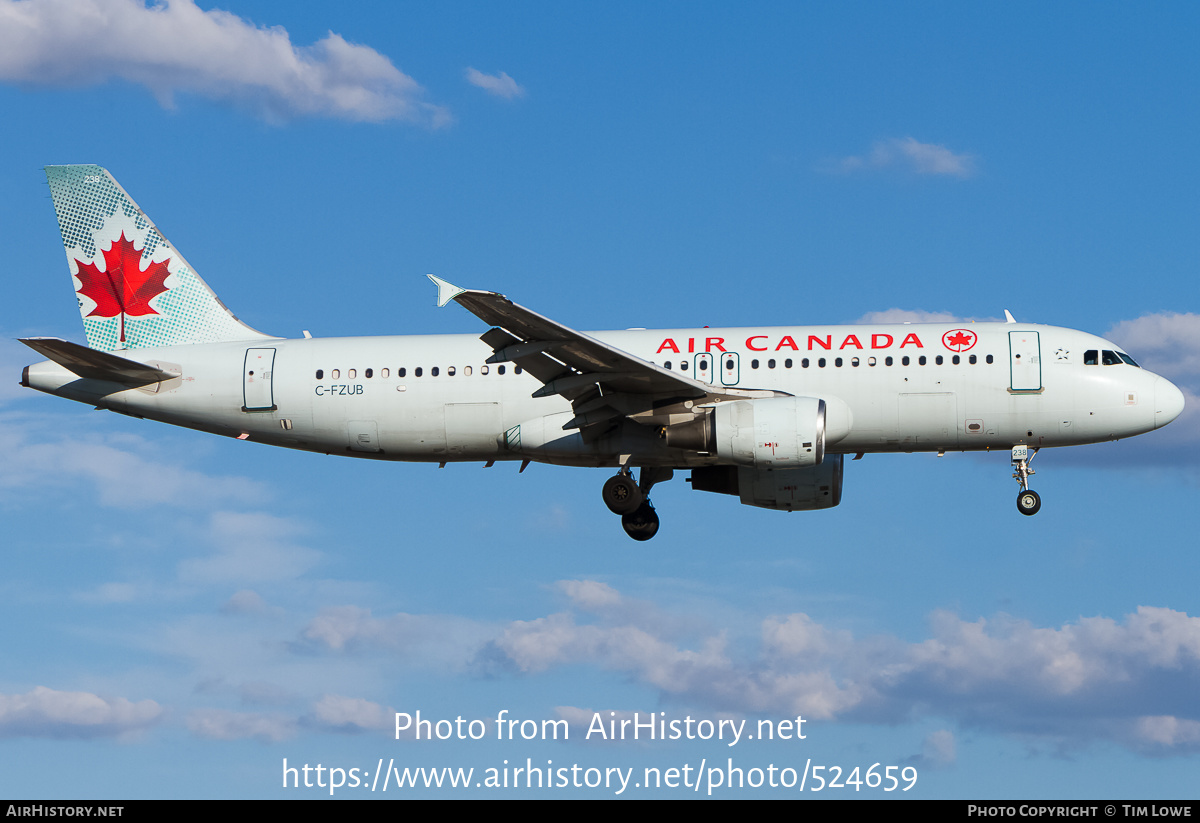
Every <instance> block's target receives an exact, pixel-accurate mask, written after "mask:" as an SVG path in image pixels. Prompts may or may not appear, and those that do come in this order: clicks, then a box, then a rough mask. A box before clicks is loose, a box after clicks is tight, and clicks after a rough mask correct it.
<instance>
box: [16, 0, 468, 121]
mask: <svg viewBox="0 0 1200 823" xmlns="http://www.w3.org/2000/svg"><path fill="white" fill-rule="evenodd" d="M113 78H119V79H122V80H127V81H129V82H131V83H136V84H138V85H141V86H144V87H146V88H147V89H149V90H150V91H151V92H152V93H153V94H154V95H155V97H157V98H158V100H159V102H160V103H161V104H162V105H164V106H167V107H170V106H171V105H172V104H173V103H172V101H173V97H174V95H175V94H177V93H179V92H184V93H194V94H199V95H201V96H203V97H207V98H210V99H213V100H218V101H222V102H231V103H235V104H238V105H240V106H244V107H246V108H249V109H250V110H251V111H253V112H255V113H257V114H258V115H260V116H263V117H266V118H269V119H284V118H290V117H334V118H340V119H345V120H355V121H383V120H393V119H402V120H410V121H415V122H420V123H425V124H428V125H432V126H439V125H443V124H445V123H446V122H448V121H449V114H448V113H447V111H446V110H445V109H444V108H442V107H439V106H434V105H431V104H428V103H425V102H422V100H421V95H422V91H421V87H420V86H419V85H418V84H417V82H416V81H415V80H413V79H412V78H411V77H409V76H408V75H406V74H404V73H403V72H401V71H400V70H398V69H397V68H396V67H395V66H394V65H392V62H391V61H390V60H389V59H388V58H387V57H385V56H384V55H382V54H380V53H379V52H377V51H375V50H374V49H371V48H368V47H367V46H360V45H356V44H354V43H348V42H346V40H344V39H343V38H342V37H341V36H340V35H337V34H334V33H332V32H330V33H329V34H328V35H326V36H325V37H324V38H322V39H321V40H319V41H317V42H316V43H314V44H313V45H311V46H304V47H297V46H294V45H292V42H291V39H290V37H289V35H288V33H287V31H286V30H285V29H284V28H282V27H281V26H270V27H259V26H255V25H254V24H253V23H250V22H248V21H246V20H243V19H242V18H240V17H238V16H236V15H234V14H231V13H229V12H227V11H220V10H218V9H213V10H211V11H202V10H201V9H199V8H197V7H196V4H195V3H194V2H192V0H169V1H168V2H165V3H163V4H155V5H151V6H146V5H145V3H144V2H142V0H38V2H30V1H29V0H0V80H2V81H6V82H9V83H16V84H21V85H31V86H58V87H61V86H71V87H78V86H91V85H95V84H97V83H102V82H105V81H107V80H110V79H113Z"/></svg>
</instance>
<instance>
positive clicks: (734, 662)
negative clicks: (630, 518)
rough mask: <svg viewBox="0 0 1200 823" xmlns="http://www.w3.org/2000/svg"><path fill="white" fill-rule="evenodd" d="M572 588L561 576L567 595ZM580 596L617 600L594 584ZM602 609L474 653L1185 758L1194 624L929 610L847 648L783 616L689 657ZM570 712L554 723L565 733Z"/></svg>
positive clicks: (850, 713)
mask: <svg viewBox="0 0 1200 823" xmlns="http://www.w3.org/2000/svg"><path fill="white" fill-rule="evenodd" d="M583 582H585V581H570V583H571V584H572V588H573V589H574V590H575V591H582V590H583V588H582V586H581V585H580V584H582V583H583ZM595 591H603V592H605V593H606V596H607V598H608V599H611V598H612V597H619V593H617V592H616V591H615V590H612V589H610V588H609V587H607V586H605V587H604V588H597V589H595ZM608 592H611V594H608ZM586 600H587V599H586V598H585V599H584V602H586ZM603 614H604V617H602V618H601V619H600V620H599V622H597V623H594V624H581V623H580V622H578V619H577V616H576V615H575V614H573V613H558V614H551V615H548V616H546V617H541V618H537V619H534V620H528V621H514V622H512V623H510V624H508V626H506V627H505V628H504V630H503V631H502V632H501V634H500V635H499V636H498V637H497V638H496V639H495V640H494V641H493V642H492V643H491V644H489V646H488V647H487V652H488V653H491V654H500V655H503V656H504V657H506V658H507V660H508V661H510V663H511V666H512V668H515V669H516V670H517V671H520V672H524V673H525V674H526V675H530V676H532V675H535V674H537V673H540V672H546V671H550V670H553V669H555V668H557V667H564V666H579V665H588V666H595V667H597V668H599V669H602V670H607V671H613V672H618V673H621V674H623V675H625V676H627V677H630V678H631V679H632V680H634V681H635V682H639V683H642V684H644V685H647V686H650V687H652V688H655V689H657V690H659V691H660V693H661V698H660V699H663V700H666V699H668V698H669V699H670V702H674V703H684V704H688V705H700V706H705V707H708V708H710V709H712V710H716V711H726V712H730V713H776V714H781V715H792V714H803V715H805V716H806V717H810V718H812V719H825V720H838V719H841V720H848V721H857V722H884V723H896V722H902V721H905V720H909V719H912V718H914V717H919V716H929V717H941V718H945V719H948V720H951V721H954V722H957V723H959V724H962V725H964V726H973V727H981V728H986V729H989V730H998V731H1003V732H1011V733H1017V734H1022V735H1033V736H1041V737H1044V738H1047V739H1052V740H1055V741H1058V742H1061V743H1067V744H1079V743H1083V742H1087V741H1090V740H1095V739H1109V740H1116V741H1118V742H1120V743H1122V744H1124V745H1127V746H1130V747H1133V748H1138V749H1143V748H1148V747H1152V748H1154V749H1156V750H1159V751H1192V750H1195V749H1200V700H1198V699H1197V698H1196V697H1195V696H1194V695H1196V694H1198V693H1200V618H1197V617H1191V616H1189V615H1187V614H1185V613H1183V612H1179V611H1174V610H1171V609H1166V608H1155V607H1148V606H1143V607H1140V608H1139V609H1138V610H1137V612H1136V613H1135V614H1130V615H1127V616H1126V617H1125V618H1124V619H1123V620H1120V621H1117V620H1113V619H1110V618H1105V617H1089V618H1081V619H1080V620H1078V621H1076V622H1073V623H1067V624H1065V625H1062V626H1059V627H1050V628H1042V627H1036V626H1033V625H1031V624H1029V623H1028V622H1025V621H1020V620H1014V619H1012V618H1009V617H1006V616H1003V615H1001V616H999V617H997V618H994V619H990V620H985V619H980V620H975V621H966V620H963V619H961V618H959V617H957V616H955V615H952V614H949V613H945V612H939V613H936V614H935V615H934V616H933V620H932V636H931V637H930V638H929V639H927V640H924V641H921V642H916V643H906V642H903V641H901V640H899V639H898V638H895V637H888V636H882V637H867V638H858V637H855V636H854V635H853V634H852V633H850V632H849V631H846V630H841V629H832V628H829V627H827V626H823V625H821V624H820V623H818V622H816V621H815V620H813V619H812V618H811V617H809V616H808V615H805V614H802V613H797V614H789V615H779V616H773V617H768V618H766V619H765V620H763V621H762V627H761V642H760V644H759V645H758V647H757V648H754V647H749V648H747V647H742V648H734V647H731V646H730V644H729V643H728V641H727V638H726V636H725V634H724V633H723V632H721V631H716V632H713V633H710V634H709V635H708V636H704V637H700V638H696V639H695V640H694V641H693V642H692V643H690V644H688V646H690V648H689V647H688V646H685V645H683V644H681V643H680V642H678V641H675V640H669V639H666V638H664V637H662V636H660V635H659V634H658V633H656V630H655V629H654V628H653V627H647V626H646V625H643V624H641V623H640V622H639V617H638V616H637V614H635V613H631V612H627V611H625V612H622V611H619V610H618V611H611V610H610V611H605V612H604V613H603ZM582 711H583V710H578V709H574V708H571V707H567V708H563V709H560V710H559V715H560V716H561V717H564V718H566V719H568V720H569V721H571V722H574V723H578V722H580V720H581V718H582V717H583V714H582ZM954 749H955V744H954V738H953V734H952V733H951V732H949V731H946V732H944V733H935V734H933V735H931V736H930V737H929V738H928V739H927V741H926V744H925V747H924V753H923V755H922V757H923V758H924V759H926V760H928V761H929V762H930V763H934V762H936V763H939V764H943V765H945V764H949V763H952V762H953V760H954V758H955V754H954Z"/></svg>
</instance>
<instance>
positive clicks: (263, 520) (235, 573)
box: [179, 511, 321, 605]
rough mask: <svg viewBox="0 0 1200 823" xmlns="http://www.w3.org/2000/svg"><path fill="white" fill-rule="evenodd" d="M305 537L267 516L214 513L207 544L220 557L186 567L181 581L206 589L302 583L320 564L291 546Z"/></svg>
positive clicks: (299, 529) (195, 561)
mask: <svg viewBox="0 0 1200 823" xmlns="http://www.w3.org/2000/svg"><path fill="white" fill-rule="evenodd" d="M303 531H304V529H303V527H302V526H300V525H299V524H297V523H295V522H293V521H292V520H289V519H285V518H282V517H276V516H275V515H272V514H267V513H266V512H229V511H217V512H213V514H212V515H211V517H210V521H209V538H210V540H211V541H212V544H213V545H214V546H216V547H217V550H216V552H214V553H213V554H211V555H208V556H206V557H194V558H190V559H187V560H184V561H182V562H181V563H180V564H179V573H180V577H182V578H183V579H184V580H188V581H197V582H206V583H212V582H237V583H245V582H257V581H263V580H290V579H292V578H296V577H299V576H300V575H302V574H303V573H304V572H306V571H308V570H309V569H310V568H312V567H313V566H314V565H316V564H317V562H318V561H319V560H320V559H321V553H320V552H318V551H316V550H314V549H309V548H306V547H304V546H298V545H296V544H294V543H293V542H292V541H291V539H290V538H292V537H293V536H294V535H296V534H298V533H301V532H303ZM243 605H245V603H244V602H243Z"/></svg>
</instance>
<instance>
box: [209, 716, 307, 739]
mask: <svg viewBox="0 0 1200 823" xmlns="http://www.w3.org/2000/svg"><path fill="white" fill-rule="evenodd" d="M187 727H188V731H190V732H191V733H192V734H194V735H196V736H197V737H206V738H209V739H211V740H242V739H244V738H247V737H253V738H256V739H258V740H261V741H263V742H264V743H276V742H278V741H280V740H286V739H288V738H290V737H292V736H293V735H295V733H296V721H295V720H294V719H292V718H290V717H286V716H284V715H279V714H258V713H254V712H231V711H228V710H227V709H196V710H195V711H192V712H189V713H188V717H187Z"/></svg>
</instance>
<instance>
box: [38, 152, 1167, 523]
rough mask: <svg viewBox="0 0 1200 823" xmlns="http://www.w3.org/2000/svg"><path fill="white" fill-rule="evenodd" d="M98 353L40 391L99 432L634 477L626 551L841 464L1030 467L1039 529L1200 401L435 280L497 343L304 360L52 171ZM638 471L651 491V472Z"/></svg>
mask: <svg viewBox="0 0 1200 823" xmlns="http://www.w3.org/2000/svg"><path fill="white" fill-rule="evenodd" d="M46 176H47V177H48V179H49V182H50V191H51V193H52V195H53V199H54V208H55V211H56V212H57V213H58V225H59V229H60V230H61V232H62V238H63V244H64V245H65V247H66V252H67V262H68V265H69V266H70V270H71V276H72V282H73V285H74V289H75V292H76V296H77V299H78V302H79V310H80V313H81V314H82V315H83V325H84V329H85V332H86V334H87V341H88V345H87V347H84V346H80V345H78V344H75V343H71V342H68V341H65V340H60V339H57V338H50V337H37V338H30V339H26V340H23V341H22V342H24V343H25V344H27V345H28V346H30V347H31V348H33V349H34V350H36V351H38V352H39V353H41V354H42V355H44V356H45V357H48V358H49V360H48V361H46V362H42V363H36V364H34V365H31V366H27V367H26V368H25V370H24V374H23V375H22V378H21V383H22V385H24V386H27V387H30V388H34V389H37V390H39V391H43V392H47V393H49V394H54V395H58V396H60V397H66V398H69V399H71V400H78V401H80V402H82V403H87V404H89V405H93V406H95V407H97V408H101V409H109V410H111V411H115V412H120V413H122V414H128V415H132V416H134V417H145V418H150V419H152V420H159V421H162V422H164V423H171V424H174V425H177V426H186V427H188V428H193V429H200V430H202V431H208V432H213V433H214V434H222V435H226V436H229V437H236V438H238V439H241V440H252V441H256V442H260V443H269V444H271V445H276V446H286V447H288V448H293V449H306V450H309V451H314V452H324V453H326V454H340V455H347V456H351V457H367V458H373V459H378V460H409V461H428V462H436V463H440V464H442V465H445V464H447V463H450V462H456V461H457V462H462V461H477V462H480V461H482V462H484V463H486V465H489V466H490V465H492V464H493V463H494V462H495V461H498V460H519V461H522V465H521V469H522V470H524V468H525V466H526V465H527V464H528V463H529V462H530V461H537V462H544V463H557V464H562V465H569V466H594V467H609V468H614V469H616V470H617V473H616V474H615V475H613V476H612V477H610V478H609V479H608V481H607V482H606V483H605V484H604V488H603V498H604V502H605V503H606V504H607V505H608V508H609V509H611V510H612V511H613V512H614V513H616V514H618V515H620V516H621V522H622V525H623V526H624V528H625V531H626V532H627V533H628V534H629V535H630V536H631V537H633V538H634V539H637V540H647V539H649V538H651V537H653V536H654V534H655V533H656V532H657V531H658V524H659V520H658V515H657V514H656V513H655V510H654V507H653V506H652V505H651V503H650V490H651V489H652V488H653V486H654V485H655V484H656V483H660V482H662V481H664V480H668V479H670V478H671V476H672V475H673V473H674V471H675V470H676V469H690V470H691V478H690V480H691V483H692V488H694V489H699V490H702V491H708V492H717V493H721V494H729V495H735V496H737V497H738V498H739V499H740V500H741V502H742V503H745V504H747V505H751V506H761V507H763V508H768V509H782V510H785V511H801V510H812V509H826V508H831V507H833V506H836V505H838V503H839V501H840V500H841V494H842V469H843V460H844V456H845V455H848V454H849V455H855V456H856V457H861V456H862V455H863V454H866V453H872V452H932V451H936V452H939V453H944V452H945V451H948V450H959V451H978V450H990V449H1002V450H1004V451H1011V462H1012V466H1013V467H1014V474H1013V477H1014V478H1016V480H1017V481H1018V483H1019V484H1020V486H1021V489H1020V492H1019V494H1018V495H1017V508H1018V510H1019V511H1020V512H1021V513H1023V514H1027V515H1032V514H1035V513H1036V512H1037V511H1038V509H1039V508H1040V507H1041V500H1040V498H1039V497H1038V495H1037V492H1034V491H1032V490H1031V489H1030V488H1029V482H1028V481H1029V476H1030V475H1031V474H1033V470H1032V469H1031V468H1030V467H1029V463H1030V461H1031V460H1032V459H1033V456H1034V455H1035V454H1037V451H1038V449H1039V448H1041V447H1043V446H1071V445H1076V444H1080V443H1097V442H1101V441H1105V440H1116V439H1118V438H1122V437H1130V436H1132V435H1135V434H1141V433H1143V432H1148V431H1152V430H1154V429H1157V428H1159V427H1161V426H1165V425H1166V424H1167V423H1169V422H1171V421H1172V420H1174V419H1175V418H1176V417H1177V416H1178V415H1179V413H1180V412H1181V411H1182V410H1183V394H1182V393H1181V392H1180V391H1179V389H1178V388H1176V387H1175V386H1174V385H1172V384H1171V383H1170V382H1169V381H1168V380H1166V379H1164V378H1162V377H1159V376H1158V375H1155V374H1151V373H1150V372H1148V371H1146V370H1144V369H1141V368H1139V367H1138V365H1137V364H1136V363H1134V361H1133V359H1132V358H1130V356H1129V355H1128V354H1126V353H1125V352H1123V351H1121V349H1120V348H1119V347H1117V346H1116V345H1114V344H1113V343H1110V342H1109V341H1107V340H1104V339H1102V338H1099V337H1095V336H1093V335H1090V334H1087V333H1085V332H1080V331H1072V330H1070V329H1062V328H1055V327H1053V326H1039V325H1032V324H1028V323H1018V322H1016V321H1015V320H1014V319H1013V318H1012V315H1010V314H1009V313H1008V312H1007V311H1006V312H1005V316H1006V318H1007V322H1004V323H972V324H961V323H960V324H913V325H910V324H903V325H873V326H803V327H799V326H783V327H751V328H722V329H711V328H701V329H668V330H664V331H646V330H628V331H612V332H592V333H583V332H577V331H574V330H572V329H570V328H567V327H566V326H563V325H561V324H559V323H556V322H554V321H553V320H549V319H547V318H545V317H542V316H541V315H539V314H537V313H535V312H533V311H530V310H529V309H526V308H524V307H522V306H518V305H517V304H515V303H512V302H511V301H509V300H508V299H507V298H506V297H504V296H503V295H500V294H496V293H494V292H488V291H470V290H466V289H461V288H458V287H457V286H453V285H451V284H450V283H448V282H446V281H445V280H441V279H439V278H437V277H433V276H432V275H430V279H432V280H433V282H434V283H435V284H436V285H437V295H438V296H437V302H438V305H439V306H444V305H446V304H447V303H449V302H451V301H453V302H456V303H458V304H459V305H460V306H462V307H463V308H465V309H466V310H467V311H469V312H471V313H472V314H474V315H476V316H477V317H478V318H479V319H480V320H482V321H483V322H484V324H486V325H487V326H488V327H489V328H488V329H487V331H485V332H484V333H483V334H482V335H481V336H479V337H475V336H473V335H421V336H399V337H351V338H330V339H314V338H311V337H309V336H308V335H307V333H306V335H305V338H303V339H299V340H286V339H283V338H280V337H275V336H272V335H268V334H262V333H261V332H257V331H255V330H254V329H251V328H249V327H248V326H246V325H245V324H243V323H242V322H241V321H239V320H238V319H237V318H236V317H234V316H233V314H232V313H230V311H229V310H228V309H226V308H225V306H224V305H223V304H222V303H221V301H220V300H218V299H217V297H216V295H215V294H213V292H212V291H211V290H210V289H209V287H208V286H207V284H205V282H204V281H203V280H201V279H200V277H199V276H198V275H197V274H196V272H195V270H194V269H192V267H191V266H190V265H189V264H188V263H187V261H185V260H184V259H183V257H182V256H181V255H180V254H179V252H178V251H176V250H175V248H174V247H173V246H171V245H170V244H169V243H168V242H167V240H166V239H165V238H164V237H163V236H162V234H160V233H159V231H158V230H157V229H156V228H155V226H154V224H153V223H151V222H150V219H149V218H148V217H146V215H145V213H144V212H143V211H142V210H141V209H140V208H138V206H137V204H136V203H134V202H133V200H132V199H131V198H130V197H129V195H128V194H126V193H125V190H124V189H122V188H121V186H120V185H119V184H118V183H117V182H116V180H114V179H113V178H112V176H111V175H110V174H109V173H108V172H107V171H105V170H104V169H102V168H100V167H99V166H48V167H47V168H46ZM635 468H637V469H639V470H640V472H639V474H638V477H637V478H636V479H635V478H634V476H633V469H635Z"/></svg>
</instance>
